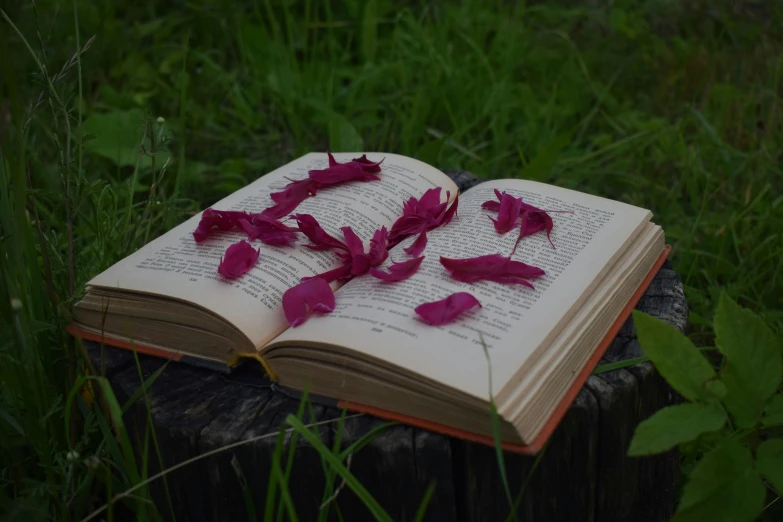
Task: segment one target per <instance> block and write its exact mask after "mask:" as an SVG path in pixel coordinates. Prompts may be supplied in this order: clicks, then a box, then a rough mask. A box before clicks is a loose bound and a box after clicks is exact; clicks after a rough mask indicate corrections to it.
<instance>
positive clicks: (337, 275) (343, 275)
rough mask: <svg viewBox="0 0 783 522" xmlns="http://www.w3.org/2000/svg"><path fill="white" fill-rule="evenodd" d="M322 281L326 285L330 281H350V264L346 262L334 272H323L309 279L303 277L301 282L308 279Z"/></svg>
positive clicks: (308, 278)
mask: <svg viewBox="0 0 783 522" xmlns="http://www.w3.org/2000/svg"><path fill="white" fill-rule="evenodd" d="M317 278H320V279H323V280H324V281H326V282H327V283H331V282H332V281H337V280H339V279H350V278H351V263H350V262H348V263H346V264H344V265H341V266H339V267H337V268H335V269H334V270H329V271H328V272H324V273H323V274H318V275H314V276H310V277H303V278H302V281H308V280H310V279H317Z"/></svg>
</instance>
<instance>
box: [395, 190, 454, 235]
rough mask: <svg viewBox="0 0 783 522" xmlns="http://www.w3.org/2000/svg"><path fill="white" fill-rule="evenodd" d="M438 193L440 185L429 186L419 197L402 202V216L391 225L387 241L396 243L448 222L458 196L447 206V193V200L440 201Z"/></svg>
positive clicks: (452, 215)
mask: <svg viewBox="0 0 783 522" xmlns="http://www.w3.org/2000/svg"><path fill="white" fill-rule="evenodd" d="M440 193H441V188H440V187H435V188H431V189H429V190H427V191H426V192H425V193H424V194H423V195H422V196H421V198H420V199H418V200H417V199H416V198H410V199H408V201H406V202H405V203H403V205H402V216H401V217H400V218H399V219H398V220H397V221H395V222H394V224H393V225H392V229H391V232H389V241H391V243H392V244H397V243H398V242H400V241H401V240H402V239H404V238H405V237H407V236H410V235H413V234H419V233H421V232H422V231H424V230H432V229H434V228H437V227H440V226H443V225H446V224H448V223H449V222H450V221H451V220H452V218H453V217H454V215H455V214H456V212H457V205H458V204H459V202H458V200H459V196H458V197H457V198H456V199H455V200H454V202H453V203H452V204H451V206H449V205H448V197H449V194H448V193H447V194H446V198H447V201H445V202H443V203H441V202H440Z"/></svg>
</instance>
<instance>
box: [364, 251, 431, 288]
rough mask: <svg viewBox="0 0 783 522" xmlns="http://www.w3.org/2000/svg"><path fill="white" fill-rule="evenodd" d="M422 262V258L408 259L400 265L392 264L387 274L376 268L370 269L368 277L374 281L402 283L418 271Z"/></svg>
mask: <svg viewBox="0 0 783 522" xmlns="http://www.w3.org/2000/svg"><path fill="white" fill-rule="evenodd" d="M422 261H424V256H421V257H416V258H413V259H408V260H407V261H403V262H401V263H392V264H391V265H390V266H389V271H388V272H384V271H383V270H379V269H377V268H371V269H370V275H371V276H373V277H374V278H376V279H381V280H382V281H389V282H394V281H402V280H404V279H408V278H409V277H410V276H412V275H413V274H415V273H416V272H417V271H418V270H419V267H420V266H421V262H422Z"/></svg>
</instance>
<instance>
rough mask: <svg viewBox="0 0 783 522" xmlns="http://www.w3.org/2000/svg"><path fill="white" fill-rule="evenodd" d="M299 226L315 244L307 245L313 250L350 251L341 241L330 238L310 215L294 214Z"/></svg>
mask: <svg viewBox="0 0 783 522" xmlns="http://www.w3.org/2000/svg"><path fill="white" fill-rule="evenodd" d="M292 217H293V218H294V219H295V220H296V222H297V223H298V225H299V231H300V232H301V233H302V234H304V235H305V236H307V239H309V240H310V241H311V242H312V243H313V244H312V245H305V246H306V247H307V248H310V249H312V250H326V249H338V250H348V247H347V246H346V245H345V244H344V243H343V242H342V241H340V240H339V239H337V238H335V237H333V236H330V235H329V234H328V233H327V232H326V231H325V230H324V229H323V228H321V225H319V224H318V221H316V219H315V218H314V217H313V216H311V215H310V214H294V215H293V216H292Z"/></svg>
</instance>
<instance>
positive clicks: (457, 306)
mask: <svg viewBox="0 0 783 522" xmlns="http://www.w3.org/2000/svg"><path fill="white" fill-rule="evenodd" d="M474 306H481V303H480V302H479V300H478V299H476V298H475V297H473V296H472V295H470V294H469V293H467V292H457V293H455V294H451V295H450V296H448V297H447V298H446V299H441V300H440V301H434V302H432V303H424V304H420V305H419V306H417V307H416V308H415V309H414V311H415V312H416V313H417V314H418V315H419V317H421V318H422V319H423V320H424V322H426V323H428V324H431V325H432V326H440V325H444V324H447V323H450V322H451V321H453V320H454V319H456V318H457V316H459V315H460V314H462V313H464V312H467V311H468V310H470V309H471V308H473V307H474Z"/></svg>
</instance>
